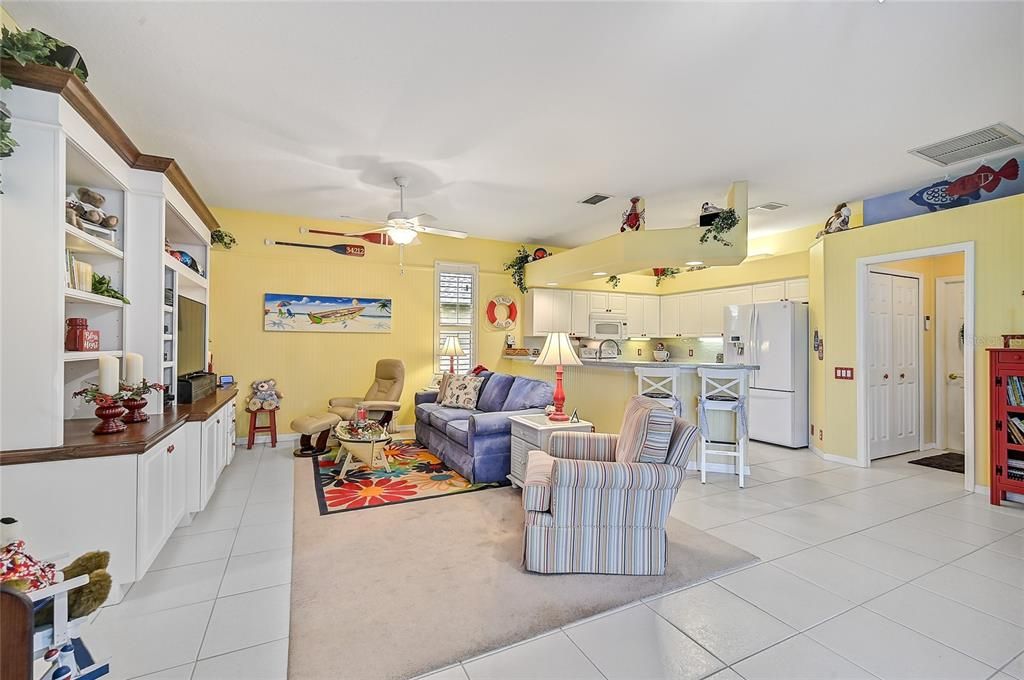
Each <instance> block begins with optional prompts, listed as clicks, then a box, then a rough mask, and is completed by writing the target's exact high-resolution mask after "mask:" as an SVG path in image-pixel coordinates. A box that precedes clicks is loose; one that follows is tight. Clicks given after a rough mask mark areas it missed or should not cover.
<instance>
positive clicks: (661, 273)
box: [654, 267, 679, 286]
mask: <svg viewBox="0 0 1024 680" xmlns="http://www.w3.org/2000/svg"><path fill="white" fill-rule="evenodd" d="M678 273H679V267H657V268H656V269H655V270H654V285H655V286H660V285H661V282H662V281H664V280H665V279H674V278H675V277H676V274H678Z"/></svg>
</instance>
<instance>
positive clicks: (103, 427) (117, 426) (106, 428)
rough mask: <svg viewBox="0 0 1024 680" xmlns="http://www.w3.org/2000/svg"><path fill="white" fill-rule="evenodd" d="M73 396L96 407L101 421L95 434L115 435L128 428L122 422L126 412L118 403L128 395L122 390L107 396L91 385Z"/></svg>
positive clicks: (94, 431)
mask: <svg viewBox="0 0 1024 680" xmlns="http://www.w3.org/2000/svg"><path fill="white" fill-rule="evenodd" d="M71 396H73V397H75V398H76V399H78V398H81V399H82V401H84V402H85V403H86V404H94V405H95V406H96V417H97V418H99V419H100V424H99V425H97V426H96V427H94V428H93V430H92V431H93V434H115V433H117V432H124V431H125V430H126V429H127V428H128V426H127V425H125V423H124V421H123V420H121V416H123V415H124V413H125V410H124V407H122V406H121V404H119V403H118V402H119V401H120V400H121V399H123V398H124V397H125V396H126V395H125V393H124V392H122V391H120V389H119V390H118V391H117V392H116V393H115V394H107V393H105V392H101V391H100V386H99V385H97V384H95V383H89V384H88V385H87V386H86V387H84V388H82V389H80V390H78V391H77V392H75V393H74V394H72V395H71Z"/></svg>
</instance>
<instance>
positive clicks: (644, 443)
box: [615, 396, 675, 463]
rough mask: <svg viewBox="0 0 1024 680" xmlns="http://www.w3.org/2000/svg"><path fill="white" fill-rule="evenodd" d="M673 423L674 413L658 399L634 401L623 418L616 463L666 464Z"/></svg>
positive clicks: (616, 447) (630, 403)
mask: <svg viewBox="0 0 1024 680" xmlns="http://www.w3.org/2000/svg"><path fill="white" fill-rule="evenodd" d="M674 420H675V414H673V413H672V411H671V410H670V409H669V408H667V407H666V406H664V405H663V404H662V403H661V402H659V401H658V400H657V399H651V398H650V397H640V396H636V397H633V398H631V399H630V400H629V403H628V404H627V405H626V412H625V414H623V416H622V431H621V432H620V433H619V441H618V442H616V445H615V460H616V461H617V462H619V463H636V462H640V463H664V462H665V458H666V456H667V455H668V444H669V441H670V440H671V438H672V426H673V425H674Z"/></svg>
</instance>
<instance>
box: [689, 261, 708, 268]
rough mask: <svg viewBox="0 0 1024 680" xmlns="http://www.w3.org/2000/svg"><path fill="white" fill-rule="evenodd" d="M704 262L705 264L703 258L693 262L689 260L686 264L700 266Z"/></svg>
mask: <svg viewBox="0 0 1024 680" xmlns="http://www.w3.org/2000/svg"><path fill="white" fill-rule="evenodd" d="M702 264H704V261H703V260H693V261H692V262H687V263H686V266H687V267H699V266H700V265H702Z"/></svg>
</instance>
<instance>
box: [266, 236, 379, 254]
mask: <svg viewBox="0 0 1024 680" xmlns="http://www.w3.org/2000/svg"><path fill="white" fill-rule="evenodd" d="M263 242H264V243H266V244H267V245H268V246H292V247H293V248H317V249H319V250H329V251H331V252H332V253H337V254H338V255H347V256H349V257H363V256H364V255H366V247H365V246H359V245H354V244H351V243H339V244H337V245H333V246H320V245H316V244H315V243H293V242H291V241H275V240H273V239H269V238H268V239H265V240H264V241H263Z"/></svg>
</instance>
